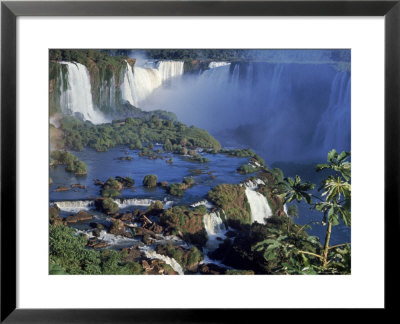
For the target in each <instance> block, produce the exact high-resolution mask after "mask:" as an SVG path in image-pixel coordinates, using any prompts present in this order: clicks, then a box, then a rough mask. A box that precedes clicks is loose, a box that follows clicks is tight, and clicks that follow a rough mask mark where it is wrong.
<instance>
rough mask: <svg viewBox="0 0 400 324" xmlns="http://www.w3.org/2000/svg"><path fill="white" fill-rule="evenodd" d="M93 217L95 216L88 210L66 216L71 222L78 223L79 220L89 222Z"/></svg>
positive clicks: (67, 220)
mask: <svg viewBox="0 0 400 324" xmlns="http://www.w3.org/2000/svg"><path fill="white" fill-rule="evenodd" d="M92 219H93V216H92V215H91V214H89V213H88V212H85V211H83V210H81V211H80V212H78V213H76V214H75V215H70V216H67V217H66V218H65V221H66V222H67V223H68V224H70V223H78V222H87V221H90V220H92Z"/></svg>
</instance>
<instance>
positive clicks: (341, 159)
mask: <svg viewBox="0 0 400 324" xmlns="http://www.w3.org/2000/svg"><path fill="white" fill-rule="evenodd" d="M349 157H350V152H342V153H340V154H338V153H337V152H336V150H332V151H330V152H329V153H328V159H327V160H328V163H326V164H318V165H317V166H316V170H317V172H320V171H322V170H332V171H333V172H334V175H330V176H328V177H327V178H326V179H325V180H324V181H323V182H322V185H321V187H320V188H319V191H321V190H324V192H323V193H322V195H321V196H322V197H325V201H321V202H319V203H317V204H316V205H315V208H316V209H317V210H319V211H321V212H323V213H324V219H323V221H324V223H327V224H328V226H327V230H326V235H325V244H324V250H323V255H322V263H323V267H326V265H327V263H328V251H329V241H330V238H331V232H332V226H335V225H338V224H339V219H341V220H342V221H343V223H344V224H345V225H346V226H350V225H351V210H350V208H351V184H350V183H349V182H348V181H349V180H350V178H351V165H350V162H348V161H346V160H347V159H348V158H349Z"/></svg>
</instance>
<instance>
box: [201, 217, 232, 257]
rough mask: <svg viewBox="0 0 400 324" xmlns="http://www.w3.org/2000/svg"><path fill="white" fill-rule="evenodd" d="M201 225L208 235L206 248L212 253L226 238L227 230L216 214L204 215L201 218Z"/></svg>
mask: <svg viewBox="0 0 400 324" xmlns="http://www.w3.org/2000/svg"><path fill="white" fill-rule="evenodd" d="M203 223H204V227H205V229H206V232H207V235H208V241H207V244H206V248H207V249H208V250H209V251H213V250H215V249H217V248H218V246H219V245H220V244H221V243H222V242H223V240H224V239H225V238H226V236H225V234H226V232H227V229H226V227H225V224H224V223H223V221H222V219H221V217H220V215H219V213H218V212H215V213H209V214H205V215H204V216H203ZM217 238H220V239H221V240H218V239H217Z"/></svg>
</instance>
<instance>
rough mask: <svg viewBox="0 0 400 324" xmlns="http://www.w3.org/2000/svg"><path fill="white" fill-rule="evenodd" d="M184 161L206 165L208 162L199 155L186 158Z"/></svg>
mask: <svg viewBox="0 0 400 324" xmlns="http://www.w3.org/2000/svg"><path fill="white" fill-rule="evenodd" d="M186 160H188V161H190V162H197V163H208V162H210V160H209V159H207V158H205V157H202V156H201V155H200V154H196V155H193V156H189V157H187V158H186Z"/></svg>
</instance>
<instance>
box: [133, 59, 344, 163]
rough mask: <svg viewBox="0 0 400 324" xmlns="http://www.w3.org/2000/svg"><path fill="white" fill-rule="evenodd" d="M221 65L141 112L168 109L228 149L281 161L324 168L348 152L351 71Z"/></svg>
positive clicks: (164, 91)
mask: <svg viewBox="0 0 400 324" xmlns="http://www.w3.org/2000/svg"><path fill="white" fill-rule="evenodd" d="M210 64H211V63H210ZM217 65H218V64H216V62H215V63H213V64H212V65H211V66H214V67H213V68H210V69H207V70H204V71H203V72H202V73H201V74H191V75H190V74H188V75H184V76H183V77H182V78H179V79H177V81H176V85H175V84H174V87H171V88H165V87H160V88H158V89H156V90H155V91H154V92H152V94H151V95H149V97H148V98H147V99H146V101H145V103H144V104H143V105H142V106H141V108H143V109H146V110H153V109H158V108H159V107H162V108H163V109H165V110H168V111H172V112H174V113H175V114H176V115H177V116H178V118H179V120H181V121H182V122H184V123H186V124H189V125H190V124H193V125H196V126H197V127H201V128H204V129H206V130H208V131H209V132H211V133H212V134H213V135H215V136H216V137H217V138H218V139H219V140H220V141H221V142H222V144H223V145H224V146H245V147H252V148H253V149H254V150H256V151H258V152H259V153H260V155H262V156H263V157H267V156H268V157H269V158H271V157H273V159H274V160H275V161H279V160H292V159H293V158H295V159H296V160H299V159H300V160H301V159H303V160H307V161H309V160H310V159H315V160H320V159H322V158H324V157H325V156H326V153H327V150H329V149H331V148H333V147H336V148H337V149H338V150H339V149H349V148H350V142H349V138H350V71H349V70H348V67H338V66H337V65H336V64H335V63H334V62H332V63H320V62H319V63H318V64H313V63H310V62H301V63H289V62H282V63H280V62H273V63H272V62H271V63H267V62H252V63H231V64H229V65H221V66H218V67H217ZM278 139H279V140H278ZM310 144H312V145H310Z"/></svg>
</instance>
